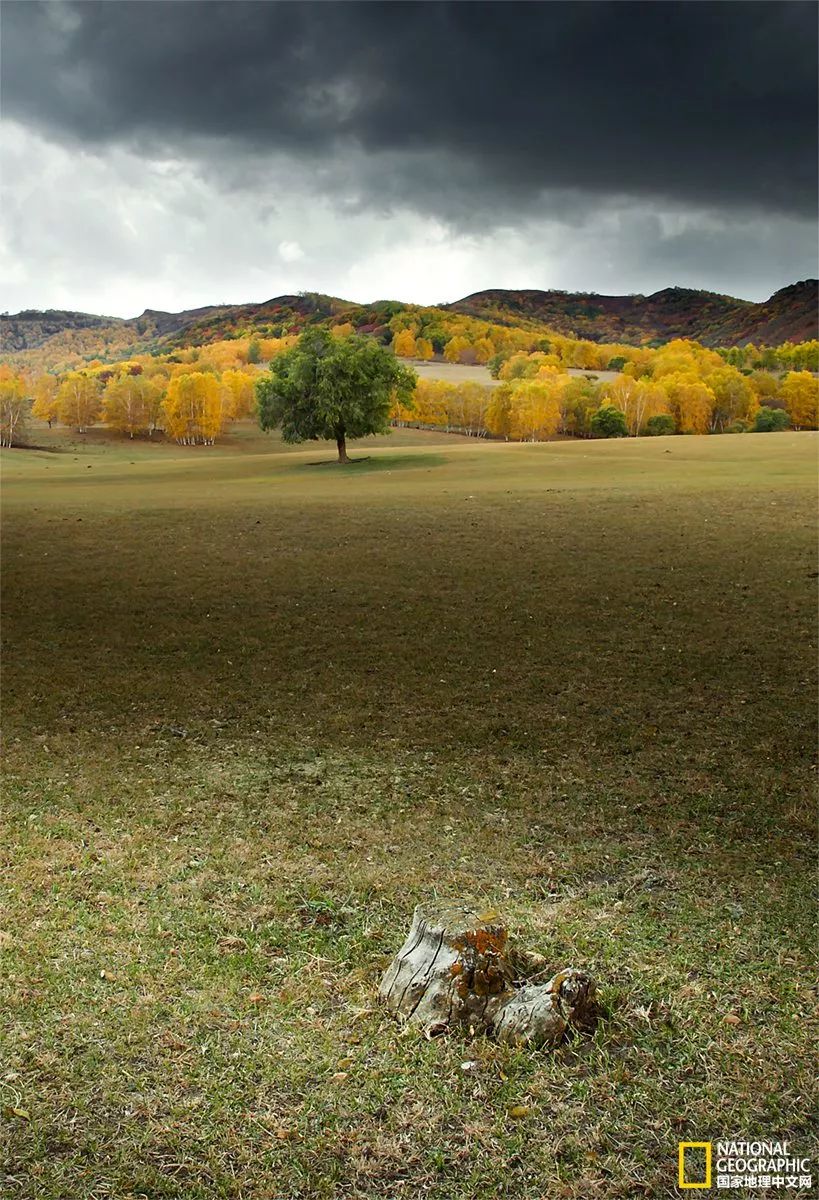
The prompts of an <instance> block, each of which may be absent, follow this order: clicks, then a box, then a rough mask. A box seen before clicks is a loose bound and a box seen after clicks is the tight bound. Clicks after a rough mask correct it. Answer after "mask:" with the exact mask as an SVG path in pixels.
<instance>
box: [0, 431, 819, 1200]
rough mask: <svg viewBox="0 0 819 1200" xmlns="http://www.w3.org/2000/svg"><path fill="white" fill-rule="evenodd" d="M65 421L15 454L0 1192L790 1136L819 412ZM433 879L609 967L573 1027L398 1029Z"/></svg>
mask: <svg viewBox="0 0 819 1200" xmlns="http://www.w3.org/2000/svg"><path fill="white" fill-rule="evenodd" d="M49 437H51V435H48V434H47V433H45V432H44V433H43V434H42V435H40V436H38V441H41V442H42V443H43V444H44V445H48V444H49V443H48V438H49ZM52 443H53V444H51V445H50V448H49V449H44V450H42V451H27V452H23V451H14V452H10V453H8V452H7V453H6V455H5V460H4V475H5V482H4V547H3V549H4V554H3V576H2V583H3V590H4V632H5V650H4V725H5V734H6V739H7V750H6V782H5V787H4V792H3V822H4V826H5V828H4V832H3V842H2V846H3V850H2V853H3V863H2V875H1V876H0V898H1V899H2V913H0V989H1V990H2V995H1V996H0V1005H1V1006H2V1008H1V1011H2V1012H3V1014H4V1015H3V1020H2V1023H0V1040H1V1043H0V1062H2V1068H1V1069H0V1085H1V1086H2V1102H3V1105H4V1108H3V1122H2V1151H1V1152H0V1164H2V1165H1V1166H0V1180H2V1183H1V1184H0V1194H2V1195H3V1197H4V1198H5V1197H9V1198H11V1200H19V1198H25V1200H33V1198H37V1200H57V1198H58V1197H59V1198H60V1200H92V1198H93V1200H97V1198H102V1197H106V1198H108V1197H115V1198H116V1200H136V1198H145V1197H147V1198H148V1200H159V1198H163V1200H164V1198H171V1197H173V1198H175V1200H176V1198H178V1200H205V1198H207V1200H210V1198H211V1197H224V1198H230V1200H240V1198H241V1200H274V1198H275V1200H291V1198H292V1200H296V1198H299V1200H314V1198H315V1200H325V1198H326V1200H329V1198H330V1197H341V1196H344V1197H356V1198H359V1197H360V1198H370V1197H377V1198H383V1200H387V1198H390V1200H393V1198H401V1197H410V1196H412V1197H417V1196H426V1197H432V1198H434V1200H472V1198H474V1197H478V1196H485V1197H505V1198H508V1200H539V1198H541V1197H546V1196H548V1197H550V1198H558V1197H562V1198H566V1200H595V1198H598V1197H605V1198H606V1200H615V1198H616V1200H632V1198H633V1197H640V1196H643V1197H666V1196H671V1195H674V1194H676V1189H675V1181H676V1155H677V1143H678V1141H679V1140H681V1139H684V1140H703V1139H709V1138H712V1137H729V1136H735V1137H741V1136H748V1135H756V1136H760V1135H761V1136H781V1137H789V1138H791V1139H792V1141H793V1142H794V1144H795V1146H797V1147H801V1148H802V1152H803V1153H810V1145H809V1142H808V1134H809V1130H810V1127H811V1126H810V1121H811V1116H810V1098H811V1092H812V1087H813V1080H812V1072H811V1067H812V1061H811V1057H810V1054H809V1046H810V1044H811V1039H812V1037H815V1031H816V1022H815V992H814V991H812V990H811V980H810V978H809V976H808V970H809V965H810V960H811V952H812V934H811V929H810V926H811V919H812V915H813V911H814V905H813V896H812V886H811V869H810V868H811V865H812V861H813V841H814V821H813V813H814V799H813V789H812V775H811V769H812V764H811V755H812V750H813V741H814V736H813V696H814V684H815V679H814V675H815V671H814V664H815V639H814V617H813V605H812V599H813V592H814V588H815V580H814V578H813V576H814V575H815V571H816V563H815V551H814V505H813V499H814V497H813V482H814V474H815V453H816V446H817V439H816V436H815V435H812V434H777V435H768V436H751V435H747V436H743V437H712V438H689V439H683V438H670V439H663V438H657V439H647V440H645V441H626V442H593V443H570V442H567V443H550V444H545V445H539V446H531V445H502V444H494V443H490V444H486V443H476V442H474V441H472V440H465V439H457V438H448V437H446V435H443V434H440V435H438V434H425V433H418V432H413V431H408V430H406V431H398V432H396V434H395V435H394V436H392V437H390V438H389V439H378V440H374V441H372V442H371V443H369V444H368V446H367V449H366V451H365V450H362V451H361V453H368V454H369V455H370V457H369V459H368V461H367V462H365V463H361V464H359V465H357V466H355V467H352V468H349V469H346V470H345V469H341V468H337V467H333V466H328V467H324V466H315V465H313V464H314V463H315V462H316V461H317V460H320V459H322V458H325V457H332V455H331V454H330V452H329V451H326V450H324V449H323V448H317V447H315V446H314V447H311V448H309V449H307V450H305V449H304V448H299V449H296V450H293V449H288V448H286V447H283V446H282V445H281V444H280V443H278V442H277V441H275V440H274V439H266V438H262V437H260V436H259V435H257V434H254V433H253V432H252V431H251V430H250V429H249V428H248V429H245V430H241V431H239V433H238V434H237V435H236V436H233V437H232V439H231V440H230V441H229V442H225V444H224V445H223V446H220V447H214V448H212V449H204V448H203V449H191V450H184V451H183V450H180V449H179V448H176V447H172V446H167V445H159V446H149V445H145V444H143V443H134V444H125V443H121V442H120V443H115V442H112V441H106V440H105V439H104V438H101V437H97V436H95V435H90V436H89V437H88V438H87V439H84V440H82V441H80V440H78V441H76V442H75V443H74V444H72V443H71V442H70V441H68V440H66V439H64V438H61V437H58V436H56V435H54V436H53V437H52ZM432 893H436V894H439V895H441V896H447V897H467V898H474V899H475V900H476V901H478V902H479V903H480V904H482V905H492V906H494V907H499V908H501V909H502V910H503V911H504V912H505V914H506V915H507V916H508V917H509V919H510V922H511V923H512V925H513V926H514V928H515V930H516V932H517V933H518V934H519V936H520V938H521V940H522V941H523V942H524V943H525V944H526V945H527V946H528V947H529V948H530V949H534V950H538V951H540V952H541V953H543V954H545V955H546V956H548V957H549V958H550V960H551V961H553V962H554V963H555V964H556V965H566V964H570V963H571V964H574V965H577V966H584V967H586V968H588V969H590V970H591V971H593V972H594V973H595V975H596V976H597V977H598V978H599V980H600V981H601V984H602V994H603V999H604V1001H605V1005H606V1009H607V1014H608V1015H607V1018H606V1020H605V1021H604V1022H603V1024H602V1025H601V1027H600V1029H599V1031H598V1033H597V1034H596V1035H595V1037H594V1038H593V1039H591V1040H588V1041H581V1042H576V1043H574V1044H572V1045H569V1046H567V1047H566V1048H565V1049H563V1050H561V1051H559V1052H558V1053H556V1054H553V1055H547V1054H543V1053H530V1052H523V1051H512V1050H509V1049H503V1048H499V1047H497V1046H494V1045H492V1044H491V1043H489V1042H485V1041H473V1042H471V1043H470V1042H468V1041H466V1040H464V1039H461V1038H458V1037H454V1036H453V1037H450V1038H448V1039H443V1040H439V1041H435V1042H427V1041H425V1040H424V1039H423V1038H422V1037H419V1036H418V1035H417V1034H416V1033H415V1032H407V1031H402V1030H400V1029H399V1028H397V1027H396V1026H395V1025H394V1024H393V1023H392V1022H391V1020H390V1019H389V1018H388V1017H387V1016H386V1015H385V1014H383V1013H382V1012H381V1011H379V1009H378V1008H377V1006H376V1004H375V1002H374V998H375V991H376V988H377V983H378V979H379V977H380V973H381V971H382V970H383V968H384V966H385V965H386V962H387V961H388V960H389V958H390V956H391V954H392V952H393V951H394V950H395V948H396V947H397V946H398V945H399V944H400V942H401V940H402V938H403V934H404V931H405V929H406V927H407V924H408V921H409V918H410V915H411V911H412V907H413V905H414V903H415V902H416V901H417V900H419V899H422V898H424V897H428V896H429V895H430V894H432ZM465 1062H471V1063H474V1064H475V1067H474V1069H470V1070H468V1071H465V1070H463V1069H462V1066H463V1064H464V1063H465ZM521 1113H523V1114H524V1115H523V1116H521V1115H520V1114H521ZM726 1194H727V1193H726ZM789 1194H791V1195H795V1194H797V1193H794V1192H791V1193H789Z"/></svg>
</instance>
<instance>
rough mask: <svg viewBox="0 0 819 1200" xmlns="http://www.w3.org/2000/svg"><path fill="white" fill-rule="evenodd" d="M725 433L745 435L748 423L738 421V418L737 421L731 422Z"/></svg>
mask: <svg viewBox="0 0 819 1200" xmlns="http://www.w3.org/2000/svg"><path fill="white" fill-rule="evenodd" d="M725 432H726V433H747V432H748V422H747V421H742V420H740V418H739V417H737V419H736V420H735V421H732V422H731V424H730V425H728V426H727V427H726V429H725Z"/></svg>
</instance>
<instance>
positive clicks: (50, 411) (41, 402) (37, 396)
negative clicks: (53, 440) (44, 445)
mask: <svg viewBox="0 0 819 1200" xmlns="http://www.w3.org/2000/svg"><path fill="white" fill-rule="evenodd" d="M58 386H59V380H58V379H57V376H56V375H49V374H48V373H46V374H44V375H38V376H37V378H36V379H35V381H34V403H33V404H32V406H31V415H32V416H33V417H36V418H37V420H38V421H47V422H48V427H49V429H50V428H51V423H52V421H56V420H57V388H58Z"/></svg>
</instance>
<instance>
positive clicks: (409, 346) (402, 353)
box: [392, 329, 415, 358]
mask: <svg viewBox="0 0 819 1200" xmlns="http://www.w3.org/2000/svg"><path fill="white" fill-rule="evenodd" d="M392 348H393V350H394V351H395V353H396V354H397V355H398V357H399V358H415V334H414V333H413V332H412V330H411V329H402V330H400V331H399V332H398V333H396V335H395V337H394V338H393V340H392Z"/></svg>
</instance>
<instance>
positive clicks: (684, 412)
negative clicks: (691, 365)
mask: <svg viewBox="0 0 819 1200" xmlns="http://www.w3.org/2000/svg"><path fill="white" fill-rule="evenodd" d="M662 387H663V388H664V390H665V393H666V395H667V396H668V403H669V408H670V411H671V413H672V415H673V417H674V419H675V420H676V422H677V429H678V430H679V432H680V433H707V432H708V430H709V428H710V425H711V420H712V414H713V411H714V402H715V397H714V393H713V392H712V391H711V389H710V387H708V385H707V384H706V383H704V382H703V381H702V379H700V378H699V377H698V376H697V375H695V374H693V373H689V372H677V373H674V374H671V375H664V376H663V378H662Z"/></svg>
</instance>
